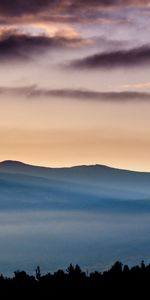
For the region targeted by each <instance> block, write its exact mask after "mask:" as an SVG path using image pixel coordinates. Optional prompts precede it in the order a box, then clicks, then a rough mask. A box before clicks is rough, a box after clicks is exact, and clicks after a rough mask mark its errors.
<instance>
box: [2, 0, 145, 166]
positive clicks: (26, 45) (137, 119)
mask: <svg viewBox="0 0 150 300" xmlns="http://www.w3.org/2000/svg"><path fill="white" fill-rule="evenodd" d="M8 159H10V160H19V161H23V162H26V163H30V164H34V165H43V166H52V167H61V166H73V165H82V164H88V165H89V164H105V165H109V166H114V167H117V168H124V169H132V170H140V171H143V170H144V171H150V1H148V0H145V1H144V0H137V1H136V0H60V1H59V0H15V1H11V0H0V161H2V160H8Z"/></svg>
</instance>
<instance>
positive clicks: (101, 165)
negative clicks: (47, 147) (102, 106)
mask: <svg viewBox="0 0 150 300" xmlns="http://www.w3.org/2000/svg"><path fill="white" fill-rule="evenodd" d="M4 163H18V164H22V165H27V166H31V167H39V168H46V169H71V168H79V167H96V166H99V167H105V168H110V169H115V170H121V171H129V172H137V173H150V170H149V171H146V170H139V169H138V170H137V169H128V168H123V167H117V166H113V165H109V164H101V163H93V164H92V163H91V164H90V163H89V164H79V165H78V164H77V165H66V166H48V165H43V164H41V165H40V164H34V163H28V162H26V161H20V160H13V159H6V160H2V161H0V165H1V164H4Z"/></svg>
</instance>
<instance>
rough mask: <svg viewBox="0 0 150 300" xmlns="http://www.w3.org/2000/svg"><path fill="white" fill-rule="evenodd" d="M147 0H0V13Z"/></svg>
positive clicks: (143, 2)
mask: <svg viewBox="0 0 150 300" xmlns="http://www.w3.org/2000/svg"><path fill="white" fill-rule="evenodd" d="M147 4H149V1H148V0H86V1H85V0H38V1H37V0H15V1H12V0H1V1H0V14H1V15H7V16H19V15H28V14H34V13H36V14H37V13H42V12H43V11H47V12H49V14H52V15H53V14H55V13H57V14H66V12H70V13H71V12H75V11H77V10H78V11H82V10H87V9H92V10H96V9H97V8H98V7H100V8H101V7H105V8H106V7H113V6H128V5H134V6H137V5H147Z"/></svg>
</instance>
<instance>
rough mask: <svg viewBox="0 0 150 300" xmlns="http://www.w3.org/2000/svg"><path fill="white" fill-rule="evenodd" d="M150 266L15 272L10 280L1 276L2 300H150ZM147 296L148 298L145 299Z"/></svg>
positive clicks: (142, 264) (120, 265) (71, 266)
mask: <svg viewBox="0 0 150 300" xmlns="http://www.w3.org/2000/svg"><path fill="white" fill-rule="evenodd" d="M149 287H150V264H149V265H147V266H146V265H145V264H144V262H143V261H142V262H141V265H140V266H134V267H132V268H129V267H128V266H127V265H124V266H123V265H122V263H121V262H116V263H115V264H114V265H113V266H112V267H111V269H110V270H108V271H105V272H103V273H101V272H97V271H95V272H93V273H90V274H88V272H86V273H85V272H83V271H82V270H81V268H80V267H79V266H78V265H76V266H73V265H72V264H71V265H70V266H69V267H68V269H67V270H66V272H64V271H63V270H58V271H57V272H55V273H54V274H51V273H47V274H45V275H41V272H40V268H39V267H37V268H36V271H35V275H34V276H33V275H32V276H31V275H28V274H27V273H26V272H25V271H16V272H14V277H13V278H5V277H4V276H3V275H1V276H0V293H1V297H2V296H3V297H2V298H1V299H42V300H44V299H131V297H133V299H136V297H137V298H139V297H140V298H141V299H148V298H149ZM146 295H148V298H147V297H146V298H145V296H146Z"/></svg>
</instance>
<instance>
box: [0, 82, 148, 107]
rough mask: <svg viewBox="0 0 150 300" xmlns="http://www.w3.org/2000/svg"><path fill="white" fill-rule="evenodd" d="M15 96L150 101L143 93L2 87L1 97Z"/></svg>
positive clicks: (33, 86)
mask: <svg viewBox="0 0 150 300" xmlns="http://www.w3.org/2000/svg"><path fill="white" fill-rule="evenodd" d="M3 95H11V96H12V95H14V96H20V95H21V96H24V97H26V98H27V99H34V100H36V99H37V100H38V99H45V98H46V99H51V100H52V99H54V98H59V99H63V100H64V99H66V100H67V99H69V100H71V99H74V100H83V101H90V100H91V101H108V102H116V101H121V102H122V103H125V102H132V101H150V93H144V92H143V93H142V92H136V91H122V92H97V91H91V90H82V89H76V90H75V89H46V88H40V87H38V86H37V85H31V86H24V87H0V96H3Z"/></svg>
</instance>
